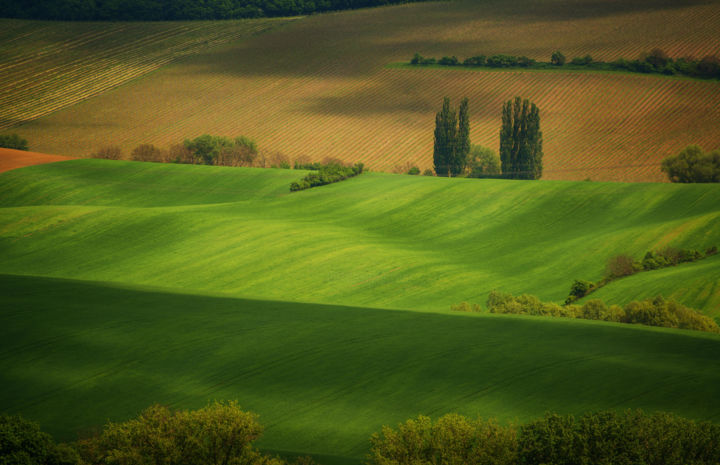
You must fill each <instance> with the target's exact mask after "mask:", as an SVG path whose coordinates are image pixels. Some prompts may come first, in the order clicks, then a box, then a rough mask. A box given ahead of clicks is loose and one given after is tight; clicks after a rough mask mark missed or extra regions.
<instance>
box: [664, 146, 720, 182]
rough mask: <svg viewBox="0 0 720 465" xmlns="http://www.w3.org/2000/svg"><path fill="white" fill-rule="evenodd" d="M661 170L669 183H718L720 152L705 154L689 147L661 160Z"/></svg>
mask: <svg viewBox="0 0 720 465" xmlns="http://www.w3.org/2000/svg"><path fill="white" fill-rule="evenodd" d="M661 169H662V171H663V172H664V173H665V174H666V175H667V176H668V179H670V181H671V182H680V183H693V182H720V150H714V151H712V152H708V153H705V152H703V150H702V149H701V148H700V147H698V146H697V145H690V146H688V147H685V148H684V149H683V150H682V151H680V153H678V154H677V155H675V156H672V157H668V158H666V159H665V160H663V162H662V168H661Z"/></svg>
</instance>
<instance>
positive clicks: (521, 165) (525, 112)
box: [500, 97, 543, 179]
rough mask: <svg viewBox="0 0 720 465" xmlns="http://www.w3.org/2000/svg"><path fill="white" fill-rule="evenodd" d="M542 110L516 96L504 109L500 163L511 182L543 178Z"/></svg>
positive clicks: (504, 174)
mask: <svg viewBox="0 0 720 465" xmlns="http://www.w3.org/2000/svg"><path fill="white" fill-rule="evenodd" d="M542 143H543V139H542V132H541V131H540V110H538V108H537V106H536V105H535V104H534V103H531V102H530V101H529V100H528V99H525V100H522V99H521V98H520V97H516V98H515V100H514V101H511V100H508V101H507V102H506V103H505V105H504V106H503V117H502V129H501V130H500V160H501V162H502V171H503V176H505V177H508V178H510V179H540V178H541V177H542V170H543V165H542V157H543V151H542Z"/></svg>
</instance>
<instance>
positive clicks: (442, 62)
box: [438, 56, 460, 66]
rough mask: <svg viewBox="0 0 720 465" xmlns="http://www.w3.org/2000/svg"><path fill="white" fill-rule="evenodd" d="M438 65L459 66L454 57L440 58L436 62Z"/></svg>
mask: <svg viewBox="0 0 720 465" xmlns="http://www.w3.org/2000/svg"><path fill="white" fill-rule="evenodd" d="M438 64H439V65H443V66H457V65H458V64H460V62H459V61H458V59H457V57H456V56H451V57H442V58H440V59H439V60H438Z"/></svg>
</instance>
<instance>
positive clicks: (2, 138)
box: [0, 134, 28, 150]
mask: <svg viewBox="0 0 720 465" xmlns="http://www.w3.org/2000/svg"><path fill="white" fill-rule="evenodd" d="M0 147H2V148H6V149H15V150H28V141H27V139H23V138H22V137H20V136H18V135H17V134H0Z"/></svg>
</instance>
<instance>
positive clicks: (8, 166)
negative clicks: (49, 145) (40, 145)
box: [0, 148, 77, 173]
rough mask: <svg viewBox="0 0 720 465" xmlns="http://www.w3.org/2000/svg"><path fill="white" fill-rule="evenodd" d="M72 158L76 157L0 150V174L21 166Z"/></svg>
mask: <svg viewBox="0 0 720 465" xmlns="http://www.w3.org/2000/svg"><path fill="white" fill-rule="evenodd" d="M74 158H77V157H65V156H62V155H48V154H46V153H35V152H25V151H24V150H13V149H4V148H0V173H2V172H3V171H10V170H14V169H15V168H22V167H23V166H31V165H40V164H43V163H53V162H56V161H66V160H72V159H74Z"/></svg>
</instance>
